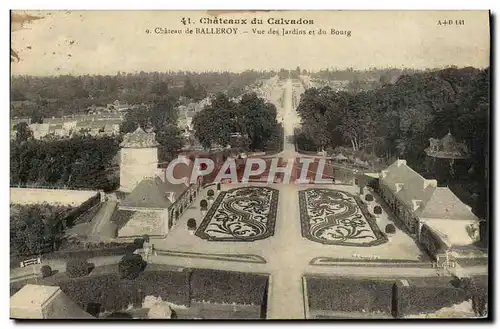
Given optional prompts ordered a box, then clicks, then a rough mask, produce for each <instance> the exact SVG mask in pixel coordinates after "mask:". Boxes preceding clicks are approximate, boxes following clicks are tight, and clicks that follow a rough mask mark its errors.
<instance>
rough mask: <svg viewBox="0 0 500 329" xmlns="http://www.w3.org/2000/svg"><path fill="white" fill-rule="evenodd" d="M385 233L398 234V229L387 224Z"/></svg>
mask: <svg viewBox="0 0 500 329" xmlns="http://www.w3.org/2000/svg"><path fill="white" fill-rule="evenodd" d="M385 233H387V234H394V233H396V227H395V226H394V225H393V224H387V225H386V226H385Z"/></svg>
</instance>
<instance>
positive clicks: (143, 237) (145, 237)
mask: <svg viewBox="0 0 500 329" xmlns="http://www.w3.org/2000/svg"><path fill="white" fill-rule="evenodd" d="M142 239H143V240H144V242H149V235H147V234H144V235H143V236H142Z"/></svg>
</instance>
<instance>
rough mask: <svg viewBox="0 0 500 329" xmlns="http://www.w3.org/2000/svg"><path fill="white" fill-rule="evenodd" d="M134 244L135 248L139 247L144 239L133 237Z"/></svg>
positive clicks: (142, 244)
mask: <svg viewBox="0 0 500 329" xmlns="http://www.w3.org/2000/svg"><path fill="white" fill-rule="evenodd" d="M134 245H135V246H137V249H141V248H142V247H143V246H144V239H143V238H135V239H134Z"/></svg>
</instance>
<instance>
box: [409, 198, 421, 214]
mask: <svg viewBox="0 0 500 329" xmlns="http://www.w3.org/2000/svg"><path fill="white" fill-rule="evenodd" d="M411 202H412V204H413V211H416V210H417V209H418V208H420V207H421V206H422V200H415V199H413V200H411Z"/></svg>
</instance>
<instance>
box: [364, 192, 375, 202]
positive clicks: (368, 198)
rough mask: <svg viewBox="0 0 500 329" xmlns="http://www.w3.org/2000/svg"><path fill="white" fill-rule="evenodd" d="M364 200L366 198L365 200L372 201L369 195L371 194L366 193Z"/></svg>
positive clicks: (371, 196)
mask: <svg viewBox="0 0 500 329" xmlns="http://www.w3.org/2000/svg"><path fill="white" fill-rule="evenodd" d="M365 200H366V201H368V202H370V201H373V195H371V194H367V195H366V196H365Z"/></svg>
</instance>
